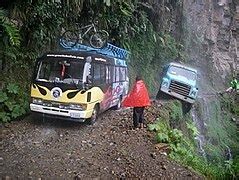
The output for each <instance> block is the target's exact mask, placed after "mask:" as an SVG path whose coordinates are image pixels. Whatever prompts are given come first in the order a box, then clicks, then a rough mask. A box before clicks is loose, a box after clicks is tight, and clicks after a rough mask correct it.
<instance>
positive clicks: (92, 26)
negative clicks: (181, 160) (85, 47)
mask: <svg viewBox="0 0 239 180" xmlns="http://www.w3.org/2000/svg"><path fill="white" fill-rule="evenodd" d="M92 28H93V31H94V32H97V31H96V28H95V25H94V24H93V23H92V24H89V25H86V26H84V27H81V28H80V29H79V32H80V30H84V29H86V30H85V32H84V33H79V36H80V35H81V36H80V39H81V38H83V37H84V36H85V35H86V34H87V33H88V32H90V30H91V29H92Z"/></svg>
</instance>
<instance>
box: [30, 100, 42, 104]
mask: <svg viewBox="0 0 239 180" xmlns="http://www.w3.org/2000/svg"><path fill="white" fill-rule="evenodd" d="M32 103H33V104H40V105H41V104H42V99H39V98H32Z"/></svg>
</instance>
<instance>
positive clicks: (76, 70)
mask: <svg viewBox="0 0 239 180" xmlns="http://www.w3.org/2000/svg"><path fill="white" fill-rule="evenodd" d="M83 69H84V62H83V61H78V60H64V61H62V60H55V59H47V60H43V61H41V62H40V64H39V68H38V73H37V77H36V80H37V81H45V82H60V83H66V84H71V83H75V84H77V83H79V82H82V76H83Z"/></svg>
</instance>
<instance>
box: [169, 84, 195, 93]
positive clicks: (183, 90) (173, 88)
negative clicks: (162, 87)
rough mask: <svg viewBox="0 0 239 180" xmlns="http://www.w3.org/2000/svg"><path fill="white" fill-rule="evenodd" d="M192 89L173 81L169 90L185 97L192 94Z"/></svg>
mask: <svg viewBox="0 0 239 180" xmlns="http://www.w3.org/2000/svg"><path fill="white" fill-rule="evenodd" d="M190 89H191V87H190V86H189V85H186V84H183V83H180V82H177V81H171V84H170V86H169V90H170V91H172V92H175V93H178V94H180V95H183V96H188V95H189V93H190Z"/></svg>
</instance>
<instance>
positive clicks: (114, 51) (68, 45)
mask: <svg viewBox="0 0 239 180" xmlns="http://www.w3.org/2000/svg"><path fill="white" fill-rule="evenodd" d="M60 45H61V46H62V47H63V48H64V49H68V50H73V51H88V52H89V51H93V52H96V53H99V54H102V55H107V56H111V57H113V58H119V59H127V58H128V56H129V52H128V51H127V50H125V49H122V48H119V47H117V46H115V45H113V44H110V43H107V44H106V46H104V47H103V48H93V47H91V46H87V45H83V44H80V43H77V44H76V45H74V43H73V42H64V40H62V39H60ZM73 45H74V46H73Z"/></svg>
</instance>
